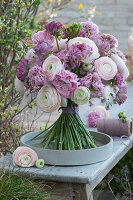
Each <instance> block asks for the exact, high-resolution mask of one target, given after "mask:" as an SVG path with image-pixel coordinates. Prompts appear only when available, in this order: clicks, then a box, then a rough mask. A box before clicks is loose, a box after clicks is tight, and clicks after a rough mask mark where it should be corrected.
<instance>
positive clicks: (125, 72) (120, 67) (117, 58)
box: [111, 53, 129, 79]
mask: <svg viewBox="0 0 133 200" xmlns="http://www.w3.org/2000/svg"><path fill="white" fill-rule="evenodd" d="M111 59H112V60H113V61H114V62H115V63H116V65H117V68H118V71H119V72H120V73H121V74H122V76H123V78H124V79H127V78H128V76H129V71H128V68H127V66H126V65H125V63H124V61H123V60H122V59H121V58H120V56H118V55H115V54H113V53H112V54H111Z"/></svg>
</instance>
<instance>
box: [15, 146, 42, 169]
mask: <svg viewBox="0 0 133 200" xmlns="http://www.w3.org/2000/svg"><path fill="white" fill-rule="evenodd" d="M36 160H38V155H37V153H36V152H35V151H34V150H33V149H31V148H29V147H25V146H21V147H18V148H17V149H16V150H15V151H14V153H13V163H14V165H18V166H20V167H31V166H33V165H34V164H35V162H36Z"/></svg>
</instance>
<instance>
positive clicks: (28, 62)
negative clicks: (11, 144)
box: [17, 21, 129, 145]
mask: <svg viewBox="0 0 133 200" xmlns="http://www.w3.org/2000/svg"><path fill="white" fill-rule="evenodd" d="M32 41H33V48H32V49H31V50H30V53H29V52H28V54H27V55H26V59H24V60H22V61H21V62H20V64H19V66H18V69H17V78H18V79H19V81H21V82H23V85H24V87H25V90H28V91H30V93H31V94H35V93H36V94H37V96H36V99H37V100H36V102H37V105H38V106H39V107H40V108H41V109H42V110H43V111H45V112H53V111H55V110H56V109H58V108H59V107H62V102H65V107H70V105H77V106H78V105H83V104H86V103H89V102H91V99H93V98H100V99H101V102H104V103H106V108H107V109H109V108H110V106H111V105H112V104H113V103H114V104H119V105H121V104H123V103H124V102H125V101H126V99H127V86H126V82H125V79H126V78H127V77H128V75H129V72H128V69H127V67H126V65H125V62H126V58H125V56H124V54H123V53H122V52H121V51H120V50H118V49H117V47H118V41H117V39H116V38H115V37H114V36H112V35H110V34H99V29H98V26H97V25H96V24H94V23H92V22H90V21H87V22H81V23H73V24H72V25H70V26H64V25H63V24H62V23H61V22H56V21H52V22H50V23H48V24H46V25H45V27H44V28H43V30H41V31H38V32H37V33H35V34H34V35H33V39H32ZM63 105H64V104H63ZM77 143H78V142H77ZM77 145H80V144H77Z"/></svg>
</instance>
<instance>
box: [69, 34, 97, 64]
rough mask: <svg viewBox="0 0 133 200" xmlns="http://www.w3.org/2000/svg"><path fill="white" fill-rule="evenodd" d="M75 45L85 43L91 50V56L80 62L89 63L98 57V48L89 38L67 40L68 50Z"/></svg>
mask: <svg viewBox="0 0 133 200" xmlns="http://www.w3.org/2000/svg"><path fill="white" fill-rule="evenodd" d="M76 43H80V44H82V43H85V44H87V45H89V46H90V47H91V48H92V54H91V55H89V56H88V57H87V58H85V59H83V60H82V62H84V63H90V62H91V61H92V60H93V59H96V58H98V57H99V53H98V48H97V46H96V44H95V43H94V42H93V41H92V40H90V39H89V38H84V37H76V38H73V39H71V40H69V42H68V47H69V48H70V47H71V46H72V45H73V44H76Z"/></svg>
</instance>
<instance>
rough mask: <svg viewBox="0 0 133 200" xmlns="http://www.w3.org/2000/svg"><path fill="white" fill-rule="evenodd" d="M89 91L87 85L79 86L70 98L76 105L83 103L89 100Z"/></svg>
mask: <svg viewBox="0 0 133 200" xmlns="http://www.w3.org/2000/svg"><path fill="white" fill-rule="evenodd" d="M89 98H90V91H89V89H88V88H87V87H84V86H79V87H78V88H77V89H76V90H75V91H74V94H73V96H72V97H71V100H72V101H73V102H74V103H76V104H77V105H83V104H86V103H87V102H89Z"/></svg>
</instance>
